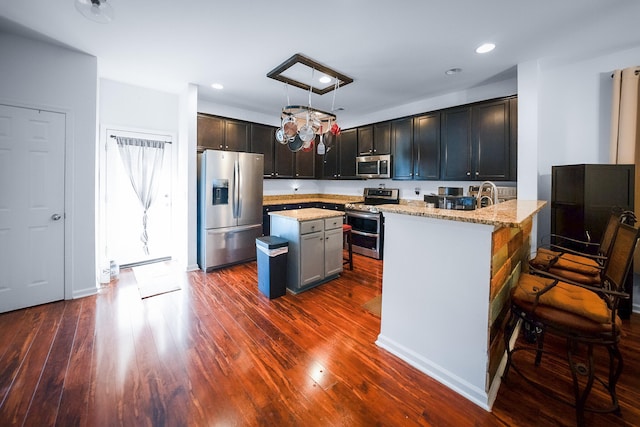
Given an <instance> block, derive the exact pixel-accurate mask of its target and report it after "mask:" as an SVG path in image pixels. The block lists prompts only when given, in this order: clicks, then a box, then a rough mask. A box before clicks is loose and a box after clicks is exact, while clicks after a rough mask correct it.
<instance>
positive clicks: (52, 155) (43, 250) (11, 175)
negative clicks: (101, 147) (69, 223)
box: [0, 104, 65, 312]
mask: <svg viewBox="0 0 640 427" xmlns="http://www.w3.org/2000/svg"><path fill="white" fill-rule="evenodd" d="M64 147H65V116H64V114H61V113H53V112H49V111H41V110H32V109H28V108H20V107H12V106H8V105H2V104H0V312H5V311H10V310H16V309H19V308H24V307H30V306H34V305H38V304H43V303H47V302H51V301H58V300H61V299H64V221H65V219H64Z"/></svg>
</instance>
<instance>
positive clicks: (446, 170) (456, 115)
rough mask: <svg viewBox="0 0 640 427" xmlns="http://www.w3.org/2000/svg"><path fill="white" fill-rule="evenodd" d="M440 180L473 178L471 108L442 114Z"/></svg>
mask: <svg viewBox="0 0 640 427" xmlns="http://www.w3.org/2000/svg"><path fill="white" fill-rule="evenodd" d="M440 136H441V138H442V146H441V149H442V153H441V154H442V158H441V164H440V167H441V170H440V179H443V180H469V179H472V176H471V108H470V107H465V108H460V109H452V110H447V111H444V112H442V133H441V135H440Z"/></svg>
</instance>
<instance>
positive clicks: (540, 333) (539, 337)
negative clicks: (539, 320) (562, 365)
mask: <svg viewBox="0 0 640 427" xmlns="http://www.w3.org/2000/svg"><path fill="white" fill-rule="evenodd" d="M535 331H536V343H537V344H538V349H537V350H536V361H535V365H536V366H540V361H541V360H542V347H543V346H544V329H542V328H539V327H537V326H536V327H535Z"/></svg>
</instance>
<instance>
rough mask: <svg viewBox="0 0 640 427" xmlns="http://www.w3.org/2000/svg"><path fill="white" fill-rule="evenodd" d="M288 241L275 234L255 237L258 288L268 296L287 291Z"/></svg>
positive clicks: (275, 295) (278, 295)
mask: <svg viewBox="0 0 640 427" xmlns="http://www.w3.org/2000/svg"><path fill="white" fill-rule="evenodd" d="M288 252H289V242H288V241H287V240H286V239H283V238H281V237H277V236H264V237H258V238H257V239H256V258H257V260H258V289H260V292H262V293H263V294H265V295H266V296H268V297H269V299H273V298H278V297H281V296H283V295H284V294H286V293H287V253H288Z"/></svg>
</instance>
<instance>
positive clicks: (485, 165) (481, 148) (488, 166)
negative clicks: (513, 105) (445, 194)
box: [471, 100, 510, 180]
mask: <svg viewBox="0 0 640 427" xmlns="http://www.w3.org/2000/svg"><path fill="white" fill-rule="evenodd" d="M471 114H472V118H473V126H472V147H473V149H472V164H473V165H474V170H473V179H478V180H506V179H508V178H509V163H510V162H509V159H510V156H509V100H500V101H496V102H489V103H484V104H479V105H474V106H473V107H472V111H471Z"/></svg>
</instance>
